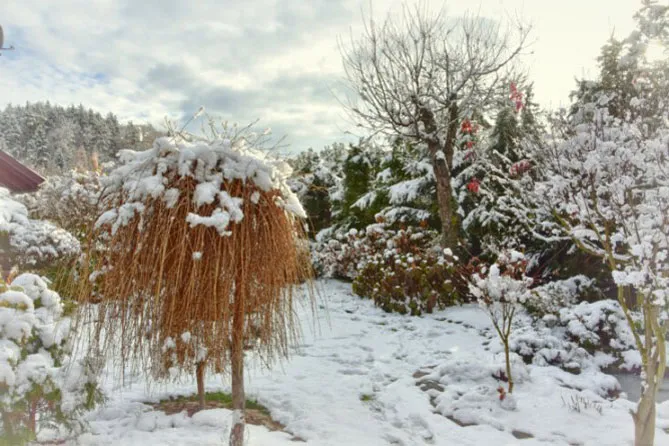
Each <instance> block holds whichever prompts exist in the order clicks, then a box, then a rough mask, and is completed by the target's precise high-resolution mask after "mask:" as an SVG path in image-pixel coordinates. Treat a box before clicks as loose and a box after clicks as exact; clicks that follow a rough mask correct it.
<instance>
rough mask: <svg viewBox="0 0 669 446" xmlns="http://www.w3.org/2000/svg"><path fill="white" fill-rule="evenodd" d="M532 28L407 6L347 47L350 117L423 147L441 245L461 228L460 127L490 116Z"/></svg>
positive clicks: (368, 24) (454, 237)
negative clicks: (456, 195) (455, 185)
mask: <svg viewBox="0 0 669 446" xmlns="http://www.w3.org/2000/svg"><path fill="white" fill-rule="evenodd" d="M529 31H530V30H529V28H528V27H524V26H522V25H521V24H518V25H516V26H507V27H503V26H502V25H501V24H500V23H499V22H497V21H492V20H489V19H485V18H483V17H481V16H478V15H473V16H465V17H457V18H449V17H447V16H446V15H445V14H444V13H443V11H441V12H439V13H437V14H432V13H430V12H429V11H427V10H426V9H425V8H421V7H420V6H417V7H407V6H405V7H404V8H403V10H402V14H401V15H400V16H398V17H397V18H393V17H391V16H390V15H389V16H388V17H387V19H386V20H385V22H384V23H383V25H382V26H377V25H376V24H375V23H374V20H373V19H370V20H369V21H368V22H367V20H365V27H364V32H363V33H362V36H361V37H360V38H359V39H354V38H353V37H352V38H351V41H350V45H347V46H345V45H341V53H342V58H343V64H344V69H345V72H346V77H347V80H348V82H347V83H348V86H349V87H350V89H351V90H353V91H352V92H353V93H354V96H355V98H354V99H351V100H349V101H348V103H347V108H348V110H349V112H350V113H351V115H352V117H353V118H354V119H355V120H356V121H357V122H358V123H359V124H360V125H362V126H364V127H367V128H369V129H371V130H372V131H374V132H385V133H389V134H393V135H401V136H403V137H405V138H407V139H410V140H412V141H416V142H419V143H423V144H425V145H426V146H427V149H428V151H429V155H430V159H431V163H432V166H433V169H434V175H435V179H436V189H437V200H438V203H439V216H440V218H441V222H442V232H443V243H444V245H445V246H448V247H451V248H454V247H455V246H456V245H457V241H458V228H459V223H458V219H457V214H456V211H457V209H456V206H455V205H454V199H453V194H452V191H451V172H452V170H453V156H454V153H455V151H456V137H457V133H458V124H459V123H460V121H461V120H462V119H463V118H464V117H467V116H470V115H471V114H472V112H474V111H476V112H477V113H485V111H486V110H489V109H490V107H491V106H492V105H493V103H494V102H495V99H497V98H499V95H500V94H501V93H502V92H503V91H506V90H505V86H506V82H507V80H508V79H509V78H510V76H511V71H512V69H513V61H514V59H516V57H517V56H518V55H519V54H520V53H521V51H523V49H524V48H525V45H526V40H527V37H528V34H529Z"/></svg>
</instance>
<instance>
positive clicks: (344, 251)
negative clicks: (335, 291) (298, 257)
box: [313, 223, 397, 280]
mask: <svg viewBox="0 0 669 446" xmlns="http://www.w3.org/2000/svg"><path fill="white" fill-rule="evenodd" d="M396 233H397V231H395V230H393V229H390V228H389V227H388V226H387V225H386V224H385V223H378V224H373V225H369V226H367V227H366V228H364V229H362V230H357V229H350V230H348V231H321V233H319V234H318V236H317V238H316V242H317V243H316V245H315V246H314V251H313V257H314V265H315V269H316V270H317V271H320V272H321V274H322V275H324V276H325V277H334V278H338V279H348V280H353V279H355V278H356V277H357V276H358V273H359V272H360V271H361V270H362V269H363V268H364V267H365V266H366V265H367V263H368V262H369V261H370V259H371V258H372V257H374V256H376V255H377V254H379V253H382V252H384V251H385V250H386V248H387V247H388V243H389V240H390V239H392V237H393V235H394V234H396ZM390 243H392V242H390Z"/></svg>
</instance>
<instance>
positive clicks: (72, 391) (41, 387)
mask: <svg viewBox="0 0 669 446" xmlns="http://www.w3.org/2000/svg"><path fill="white" fill-rule="evenodd" d="M10 285H11V286H10ZM10 285H7V284H5V283H4V281H2V279H0V389H1V392H0V409H1V410H2V432H1V436H0V443H1V442H2V440H4V441H6V442H7V443H8V444H12V445H14V444H23V443H25V442H27V441H30V440H32V439H34V438H35V436H36V434H37V432H38V428H40V427H46V426H62V427H66V428H74V427H76V424H75V422H76V417H77V415H78V413H79V412H80V411H82V410H84V409H90V408H92V406H93V404H94V403H95V402H96V401H98V400H99V399H100V395H99V393H98V390H97V386H96V385H95V373H94V370H93V368H92V367H91V366H90V364H88V363H85V362H77V363H75V364H71V365H68V364H66V363H67V360H68V357H67V352H68V344H67V340H68V336H69V334H70V318H69V317H68V308H67V306H66V305H65V304H64V303H63V301H62V300H61V298H60V296H59V295H58V293H56V292H55V291H52V290H50V289H49V288H48V286H47V283H46V281H45V280H44V279H42V278H40V277H39V276H36V275H33V274H22V275H20V276H18V277H17V278H15V279H14V280H13V281H12V282H11V284H10Z"/></svg>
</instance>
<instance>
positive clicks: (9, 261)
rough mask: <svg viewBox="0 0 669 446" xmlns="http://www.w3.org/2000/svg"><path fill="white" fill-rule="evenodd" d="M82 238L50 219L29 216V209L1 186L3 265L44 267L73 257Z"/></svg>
mask: <svg viewBox="0 0 669 446" xmlns="http://www.w3.org/2000/svg"><path fill="white" fill-rule="evenodd" d="M79 251H80V245H79V242H78V241H77V239H76V238H75V237H73V236H72V234H70V233H69V232H67V231H65V230H64V229H61V228H59V227H57V226H56V225H54V224H53V223H50V222H48V221H41V220H34V219H31V218H29V217H28V209H27V208H26V206H25V205H23V204H21V203H19V202H18V201H16V200H15V199H14V197H13V196H11V195H10V193H9V191H8V190H7V189H4V188H0V265H1V266H2V267H5V268H8V267H11V266H14V265H19V266H24V265H30V266H34V267H42V266H46V265H48V264H49V263H50V262H53V261H54V260H57V259H62V258H68V257H73V256H75V255H76V254H78V253H79Z"/></svg>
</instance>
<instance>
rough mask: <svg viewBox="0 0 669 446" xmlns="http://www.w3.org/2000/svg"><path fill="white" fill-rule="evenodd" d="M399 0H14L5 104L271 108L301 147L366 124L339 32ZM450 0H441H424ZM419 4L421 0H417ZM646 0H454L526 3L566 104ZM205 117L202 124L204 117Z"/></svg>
mask: <svg viewBox="0 0 669 446" xmlns="http://www.w3.org/2000/svg"><path fill="white" fill-rule="evenodd" d="M405 3H407V2H405V1H399V0H372V1H371V2H370V1H368V0H363V1H361V0H245V1H243V2H240V1H236V0H235V1H233V0H198V1H188V2H186V1H177V0H143V1H127V0H61V1H58V2H55V1H48V0H27V1H26V0H21V1H19V0H5V1H3V2H2V4H1V5H0V25H2V27H3V28H4V34H5V46H8V45H13V46H14V47H16V50H15V51H14V52H3V54H2V56H1V57H0V107H3V108H4V106H5V105H7V104H8V103H14V104H23V103H25V102H26V101H29V102H35V101H46V100H48V101H50V102H51V103H55V104H60V105H69V104H71V103H74V104H79V103H82V104H84V106H86V107H91V108H93V109H96V110H98V111H100V112H101V113H103V114H106V113H107V112H109V111H111V112H113V113H115V114H116V115H117V116H118V117H119V119H121V120H124V121H125V120H133V121H134V122H142V123H145V122H149V123H151V124H153V125H154V126H156V127H158V128H161V126H162V123H163V122H164V119H165V117H168V118H170V119H171V120H174V121H183V120H184V119H185V118H186V117H188V116H190V115H192V114H194V113H195V112H196V111H197V110H198V108H199V107H200V106H204V107H205V109H206V110H207V112H208V113H209V114H211V115H212V116H214V117H218V118H220V119H224V120H229V121H231V122H239V123H240V124H246V123H249V122H251V121H255V120H259V122H258V126H260V127H261V128H265V127H270V128H271V129H272V133H273V134H274V135H275V136H284V137H285V141H284V142H285V143H286V144H287V145H288V146H289V147H290V150H292V151H299V150H303V149H306V148H309V147H313V148H314V149H319V148H322V147H323V146H324V145H327V144H331V143H332V142H334V141H342V140H350V139H351V138H353V136H351V135H359V134H360V130H359V129H357V130H356V129H355V127H354V125H353V123H351V122H350V120H349V119H348V117H347V115H346V113H345V111H344V109H343V107H342V105H341V104H340V101H339V100H338V98H341V95H340V94H338V92H340V91H341V85H342V82H343V70H342V64H341V55H340V51H339V45H338V42H339V41H340V40H341V39H343V40H344V41H346V40H347V39H349V38H350V36H351V35H353V36H356V35H358V34H359V33H360V31H361V25H362V23H363V22H362V20H363V14H364V15H365V16H367V17H370V16H371V17H373V18H374V19H376V20H381V19H383V18H384V17H386V15H387V14H388V12H393V11H397V10H398V9H399V8H401V7H402V5H403V4H405ZM425 3H426V4H427V5H428V7H430V8H431V9H432V10H435V11H437V10H439V9H440V8H441V7H442V6H443V5H444V3H443V2H442V1H433V0H429V1H425ZM408 4H411V3H408ZM639 6H640V0H558V1H556V0H480V1H478V3H477V1H475V0H451V1H447V2H446V3H445V11H446V12H447V13H448V14H449V15H454V16H457V15H461V14H463V13H464V12H466V11H467V10H472V8H473V9H474V10H475V11H478V12H479V13H480V14H481V15H482V16H488V17H492V18H504V17H509V16H512V17H516V16H517V17H521V18H522V20H523V21H524V22H526V23H529V24H530V25H532V27H533V31H532V34H531V35H530V43H531V45H530V46H529V48H528V49H527V51H526V52H525V54H524V56H523V58H522V63H523V64H524V66H525V67H526V69H527V70H528V72H529V75H530V79H531V80H532V81H533V82H534V85H535V93H536V99H537V100H538V102H539V103H540V104H541V105H542V106H544V107H558V106H560V105H566V103H567V101H568V94H569V92H570V91H571V90H572V89H573V87H574V85H575V84H574V79H575V78H576V77H583V76H586V77H588V76H590V77H593V76H595V75H596V73H597V68H596V61H595V59H596V57H597V55H598V54H599V49H600V47H601V46H602V45H603V44H604V43H605V41H606V40H607V39H608V38H609V36H610V35H611V33H613V32H615V34H616V35H617V36H626V35H627V34H628V33H629V32H630V31H631V30H632V29H633V26H634V21H633V18H632V16H633V14H634V12H635V11H636V10H637V9H638V7H639ZM192 130H196V129H192Z"/></svg>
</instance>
